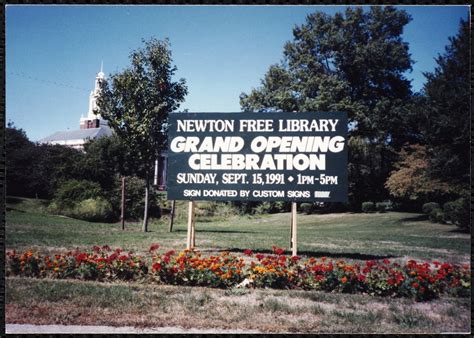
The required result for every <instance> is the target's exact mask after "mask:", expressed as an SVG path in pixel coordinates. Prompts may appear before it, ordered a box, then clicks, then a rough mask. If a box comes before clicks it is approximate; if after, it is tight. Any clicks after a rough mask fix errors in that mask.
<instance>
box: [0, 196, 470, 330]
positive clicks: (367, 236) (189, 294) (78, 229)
mask: <svg viewBox="0 0 474 338" xmlns="http://www.w3.org/2000/svg"><path fill="white" fill-rule="evenodd" d="M44 205H45V202H44V201H35V200H19V201H18V200H17V201H16V203H11V200H10V203H8V204H7V208H8V209H7V210H9V211H7V214H6V249H7V250H11V249H16V250H18V251H21V250H26V249H29V248H33V249H35V250H36V251H39V252H63V251H66V250H70V249H75V248H81V249H90V248H91V247H92V246H93V245H105V244H107V245H109V246H111V247H121V248H123V249H125V250H134V251H137V252H144V251H147V250H148V248H149V246H150V245H151V244H152V243H160V244H161V246H162V248H163V249H164V250H167V249H175V250H181V249H184V248H185V245H186V224H185V217H183V215H185V214H186V204H185V203H179V204H178V207H177V208H178V217H177V222H176V224H175V226H174V231H173V232H171V233H170V232H168V224H167V219H166V218H163V219H161V220H153V221H152V222H151V224H150V232H148V233H143V232H141V224H140V223H127V225H126V230H125V231H122V230H121V227H120V224H119V223H115V224H107V223H90V222H84V221H80V220H75V219H70V218H65V217H61V216H53V215H48V214H46V213H45V212H44V210H45V208H44ZM198 206H199V204H198ZM289 236H290V214H288V213H282V214H272V215H265V216H229V217H222V216H221V217H198V218H197V223H196V246H197V248H198V249H199V250H202V251H205V252H215V251H220V250H230V251H233V252H234V253H236V254H239V253H240V252H241V251H242V250H244V249H247V248H250V249H253V250H254V251H261V252H269V251H270V250H271V246H272V245H277V246H280V247H284V248H287V249H288V247H289ZM298 248H299V254H300V255H305V256H313V257H320V256H328V257H333V258H337V259H339V258H341V259H346V260H366V259H382V258H386V257H389V258H390V259H391V260H400V261H406V260H407V259H409V258H415V259H417V260H435V259H436V260H441V261H449V262H452V263H469V260H470V235H469V234H464V233H460V232H458V231H457V228H456V227H455V226H452V225H446V224H436V223H432V222H430V221H428V220H427V219H426V218H425V217H424V216H423V215H420V214H413V213H402V212H389V213H374V214H352V213H343V214H328V215H303V214H298ZM469 304H470V300H469V299H466V298H464V299H463V298H449V297H442V298H441V299H438V300H433V301H430V302H423V303H416V302H415V301H414V300H411V299H389V298H380V297H373V296H368V295H349V294H328V293H324V292H313V291H298V290H258V289H257V290H248V289H231V290H216V289H208V288H198V287H194V288H193V287H180V286H167V285H144V284H140V283H131V284H126V283H117V284H115V283H112V284H110V283H109V284H107V283H96V282H82V281H74V280H36V279H29V278H11V277H9V278H7V281H6V320H7V323H36V324H54V323H56V324H94V325H107V324H108V325H119V326H121V325H134V326H148V327H153V326H183V327H194V328H227V329H244V330H245V329H248V330H251V329H256V330H260V331H263V332H359V333H364V332H379V333H380V332H393V333H396V332H398V333H415V332H429V333H440V332H467V331H469V330H470V312H469V311H470V310H469Z"/></svg>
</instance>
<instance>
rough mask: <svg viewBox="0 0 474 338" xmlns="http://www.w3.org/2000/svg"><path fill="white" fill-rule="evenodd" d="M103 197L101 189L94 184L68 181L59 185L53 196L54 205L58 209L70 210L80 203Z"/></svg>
mask: <svg viewBox="0 0 474 338" xmlns="http://www.w3.org/2000/svg"><path fill="white" fill-rule="evenodd" d="M98 197H103V193H102V189H101V187H100V185H99V184H98V183H96V182H91V181H86V180H68V181H64V182H62V183H61V184H60V185H59V188H58V189H57V190H56V192H55V194H54V203H56V204H57V206H58V207H59V208H72V207H74V206H75V205H76V204H77V203H79V202H80V201H83V200H86V199H89V198H98Z"/></svg>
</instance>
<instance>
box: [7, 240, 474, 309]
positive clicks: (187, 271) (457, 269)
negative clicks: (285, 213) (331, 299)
mask: <svg viewBox="0 0 474 338" xmlns="http://www.w3.org/2000/svg"><path fill="white" fill-rule="evenodd" d="M158 249H159V245H158V244H154V245H152V246H151V247H150V250H149V252H148V253H147V254H146V255H137V254H135V253H133V252H128V253H125V252H123V251H122V250H121V249H115V250H112V249H111V248H109V247H108V246H103V247H97V246H95V247H93V249H92V251H90V252H80V251H74V252H72V251H71V252H67V253H64V254H57V255H54V256H41V255H38V254H35V253H33V252H32V251H31V250H29V251H26V252H24V253H21V254H19V253H16V252H15V251H12V252H7V257H8V260H7V275H13V276H25V277H38V278H76V279H84V280H97V281H114V280H124V281H132V280H133V281H151V282H155V283H163V284H175V285H199V286H209V287H216V288H230V287H235V286H243V285H245V286H247V287H259V288H266V287H269V288H285V289H306V290H323V291H328V292H345V293H364V294H370V295H377V296H390V297H414V298H415V299H417V300H428V299H432V298H436V297H438V296H439V295H441V294H443V293H444V294H450V295H453V296H460V297H468V296H469V294H470V285H471V276H470V269H469V266H467V265H464V266H462V267H461V266H458V265H454V264H449V263H440V262H436V261H434V262H431V263H428V262H416V261H414V260H409V261H408V262H406V264H403V265H400V264H398V263H395V262H390V261H389V260H387V259H384V260H383V261H380V262H379V261H373V260H370V261H366V262H365V263H363V264H358V263H354V264H349V263H347V262H345V261H343V260H337V261H334V260H329V259H327V258H325V257H322V258H320V259H315V258H308V259H303V258H301V257H298V256H293V257H289V256H286V255H284V254H283V253H284V250H283V249H281V248H277V247H273V254H269V255H264V254H253V252H252V251H251V250H245V251H244V254H245V255H246V256H247V260H249V261H250V263H246V262H245V260H244V258H242V257H239V256H236V255H231V254H230V253H229V252H223V253H221V254H219V255H217V256H208V257H205V256H203V255H202V253H200V252H199V251H195V250H193V251H190V250H185V251H182V252H180V253H176V252H175V251H173V250H172V251H168V252H165V253H159V252H158Z"/></svg>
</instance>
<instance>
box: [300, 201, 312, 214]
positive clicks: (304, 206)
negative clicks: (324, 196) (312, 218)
mask: <svg viewBox="0 0 474 338" xmlns="http://www.w3.org/2000/svg"><path fill="white" fill-rule="evenodd" d="M300 210H301V211H302V212H304V213H305V214H306V215H310V214H312V213H313V205H312V204H311V203H301V204H300Z"/></svg>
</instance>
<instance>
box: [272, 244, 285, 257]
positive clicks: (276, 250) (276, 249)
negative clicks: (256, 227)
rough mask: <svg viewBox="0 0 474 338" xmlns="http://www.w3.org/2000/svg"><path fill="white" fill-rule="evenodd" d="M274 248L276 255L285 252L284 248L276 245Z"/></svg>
mask: <svg viewBox="0 0 474 338" xmlns="http://www.w3.org/2000/svg"><path fill="white" fill-rule="evenodd" d="M272 250H273V253H274V254H275V255H282V254H283V253H284V252H285V250H284V249H282V248H279V247H276V246H272Z"/></svg>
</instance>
